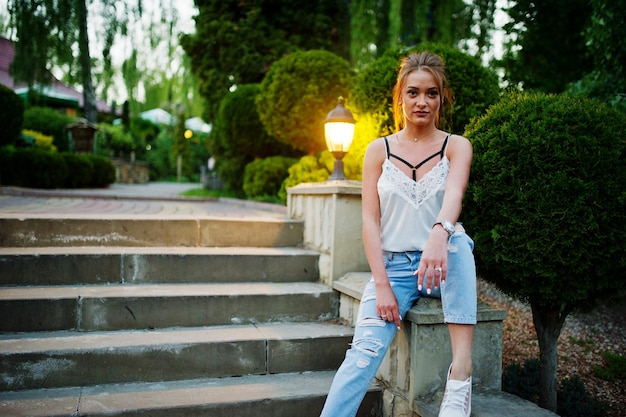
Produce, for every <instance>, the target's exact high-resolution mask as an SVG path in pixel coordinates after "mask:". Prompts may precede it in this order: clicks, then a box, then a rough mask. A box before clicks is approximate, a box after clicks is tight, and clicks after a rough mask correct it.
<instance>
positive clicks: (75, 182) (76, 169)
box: [62, 152, 94, 188]
mask: <svg viewBox="0 0 626 417" xmlns="http://www.w3.org/2000/svg"><path fill="white" fill-rule="evenodd" d="M62 156H63V159H65V163H66V164H67V168H68V172H69V174H68V175H67V178H66V180H65V184H64V187H65V188H86V187H89V186H90V185H91V184H92V178H93V171H94V168H93V161H92V158H91V156H90V155H83V154H75V153H70V152H65V153H63V154H62Z"/></svg>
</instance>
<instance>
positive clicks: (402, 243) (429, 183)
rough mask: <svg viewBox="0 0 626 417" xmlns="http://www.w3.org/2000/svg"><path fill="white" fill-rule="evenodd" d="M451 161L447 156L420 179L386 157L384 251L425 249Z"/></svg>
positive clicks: (382, 203) (381, 188)
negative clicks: (416, 179) (413, 177)
mask: <svg viewBox="0 0 626 417" xmlns="http://www.w3.org/2000/svg"><path fill="white" fill-rule="evenodd" d="M449 171H450V161H449V160H448V158H447V157H446V156H445V153H444V156H443V157H442V158H441V159H440V160H439V162H438V163H437V165H435V166H434V167H433V168H432V169H431V170H430V171H428V172H427V173H426V174H425V175H424V176H423V177H422V178H420V179H419V181H417V182H416V181H413V180H412V179H411V178H409V177H408V176H407V175H406V174H404V173H403V172H402V171H401V170H400V169H399V168H398V167H397V166H395V165H394V164H393V162H391V161H390V160H389V158H386V159H385V161H384V162H383V166H382V174H381V175H380V178H379V179H378V195H379V199H380V216H381V241H382V248H383V250H387V251H392V252H404V251H413V250H423V249H424V246H425V245H426V241H427V240H428V236H429V235H430V231H431V229H432V225H433V224H434V223H435V222H436V221H437V216H438V214H439V211H440V210H441V206H442V205H443V195H444V191H445V185H446V179H447V178H448V172H449Z"/></svg>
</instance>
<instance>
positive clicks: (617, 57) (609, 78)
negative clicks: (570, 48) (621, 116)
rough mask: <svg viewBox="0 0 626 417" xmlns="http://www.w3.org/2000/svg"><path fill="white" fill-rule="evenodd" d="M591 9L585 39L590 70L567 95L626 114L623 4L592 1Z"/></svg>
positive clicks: (624, 18)
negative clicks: (589, 99)
mask: <svg viewBox="0 0 626 417" xmlns="http://www.w3.org/2000/svg"><path fill="white" fill-rule="evenodd" d="M591 6H592V8H593V13H592V14H591V24H590V26H589V27H587V29H586V31H585V36H586V39H587V48H588V50H589V53H590V55H591V57H593V71H592V72H591V73H589V74H586V75H585V76H584V77H583V79H582V80H580V81H578V82H577V83H575V84H574V85H573V86H572V87H571V88H570V92H573V93H582V94H588V95H589V96H590V97H595V98H599V99H601V100H603V101H605V102H607V103H609V104H611V105H612V106H614V107H616V108H618V109H620V110H621V111H622V112H624V113H626V44H624V41H623V40H624V39H625V38H626V26H625V25H624V24H623V22H624V21H625V20H626V3H625V2H607V1H604V0H591Z"/></svg>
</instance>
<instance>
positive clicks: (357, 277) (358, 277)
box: [333, 272, 506, 324]
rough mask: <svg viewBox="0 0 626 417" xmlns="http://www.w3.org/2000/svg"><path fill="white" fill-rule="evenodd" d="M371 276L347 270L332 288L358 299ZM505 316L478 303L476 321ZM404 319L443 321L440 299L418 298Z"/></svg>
mask: <svg viewBox="0 0 626 417" xmlns="http://www.w3.org/2000/svg"><path fill="white" fill-rule="evenodd" d="M371 276H372V274H371V273H369V272H349V273H347V274H345V275H344V276H343V277H341V278H340V279H339V280H337V281H335V283H334V284H333V289H335V290H337V291H339V292H340V293H342V294H346V295H349V296H350V297H352V298H354V299H355V300H359V301H360V300H361V295H362V294H363V290H364V289H365V285H366V284H367V282H368V281H369V280H370V278H371ZM505 318H506V311H505V310H501V309H497V308H494V307H492V306H490V305H488V304H485V303H482V302H479V303H478V314H477V319H478V321H502V320H504V319H505ZM405 320H407V321H411V322H413V323H416V324H440V323H443V312H442V311H441V300H439V299H436V298H428V297H422V298H420V301H419V302H418V303H417V304H415V305H414V306H413V307H412V308H411V309H410V310H409V312H408V313H407V315H406V319H405Z"/></svg>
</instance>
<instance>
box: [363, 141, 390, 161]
mask: <svg viewBox="0 0 626 417" xmlns="http://www.w3.org/2000/svg"><path fill="white" fill-rule="evenodd" d="M386 148H387V147H386V145H385V138H378V139H374V140H373V141H371V142H370V143H369V145H367V151H366V153H365V157H366V158H370V159H381V158H383V159H384V158H385V156H386V155H387V149H386Z"/></svg>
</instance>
